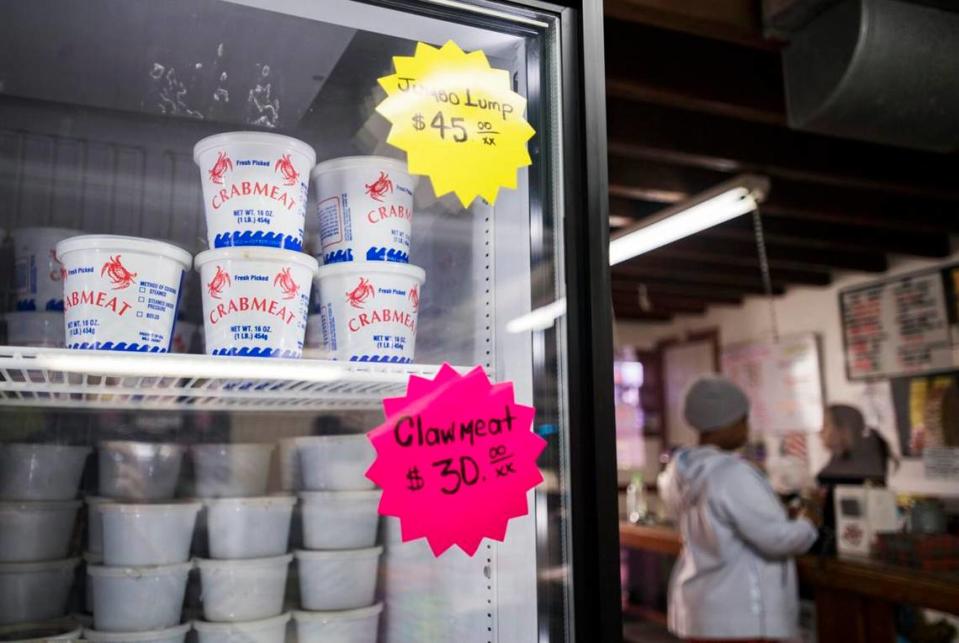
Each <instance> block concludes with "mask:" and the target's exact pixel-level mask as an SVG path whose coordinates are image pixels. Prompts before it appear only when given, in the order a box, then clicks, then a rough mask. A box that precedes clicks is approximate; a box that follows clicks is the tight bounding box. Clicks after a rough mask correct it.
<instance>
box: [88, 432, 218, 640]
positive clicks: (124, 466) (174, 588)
mask: <svg viewBox="0 0 959 643" xmlns="http://www.w3.org/2000/svg"><path fill="white" fill-rule="evenodd" d="M98 451H99V493H100V496H99V497H96V498H88V499H87V504H88V509H89V519H90V522H91V526H90V530H91V532H90V536H91V538H90V543H89V547H90V548H91V549H93V550H96V549H97V548H99V549H100V550H101V553H102V564H88V566H87V575H88V587H89V589H90V592H91V593H92V597H93V606H92V607H93V629H87V630H86V631H85V634H84V636H85V638H86V639H87V640H90V641H103V642H112V641H120V640H136V641H157V642H159V641H163V642H164V643H182V641H183V640H184V638H185V637H186V633H187V631H188V630H189V629H190V627H189V625H181V624H180V621H181V618H182V610H183V596H184V593H185V591H186V583H187V576H188V574H189V572H190V569H191V567H192V563H191V562H189V561H190V541H191V538H192V535H193V526H194V524H195V522H196V517H197V513H198V512H199V510H200V503H198V502H189V501H184V500H175V499H174V496H175V493H176V487H177V482H178V480H179V476H180V467H181V463H182V460H183V447H181V446H179V445H176V444H157V443H148V442H130V441H108V442H101V443H100V444H99V445H98ZM95 521H99V523H98V524H94V523H95ZM98 536H99V539H100V541H99V542H98V541H97V540H96V538H97V537H98ZM96 556H97V554H96V553H88V557H89V559H90V560H96Z"/></svg>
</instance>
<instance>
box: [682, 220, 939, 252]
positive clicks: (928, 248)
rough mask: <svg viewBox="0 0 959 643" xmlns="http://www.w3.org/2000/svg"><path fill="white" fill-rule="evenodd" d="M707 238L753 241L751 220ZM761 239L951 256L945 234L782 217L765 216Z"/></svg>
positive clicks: (818, 246)
mask: <svg viewBox="0 0 959 643" xmlns="http://www.w3.org/2000/svg"><path fill="white" fill-rule="evenodd" d="M701 234H702V235H703V236H704V237H705V238H707V239H710V238H711V239H732V240H737V241H755V239H756V234H755V231H754V228H753V221H752V217H741V218H739V219H734V220H733V221H729V222H728V223H725V224H723V225H719V226H716V227H714V228H710V229H709V230H704V231H703V232H702V233H701ZM763 236H764V238H765V239H766V242H767V243H777V244H783V245H789V246H795V247H797V248H806V249H809V250H827V251H834V252H844V251H846V250H866V251H873V252H875V251H883V252H887V253H895V254H904V255H912V256H915V257H928V258H932V259H941V258H943V257H948V256H949V255H950V254H951V251H952V248H951V244H950V243H949V237H948V235H946V234H924V233H915V232H912V231H908V230H900V231H886V230H882V229H881V228H859V227H856V226H850V225H838V224H833V225H817V224H810V223H809V222H807V221H802V220H796V219H786V218H782V217H765V219H764V221H763Z"/></svg>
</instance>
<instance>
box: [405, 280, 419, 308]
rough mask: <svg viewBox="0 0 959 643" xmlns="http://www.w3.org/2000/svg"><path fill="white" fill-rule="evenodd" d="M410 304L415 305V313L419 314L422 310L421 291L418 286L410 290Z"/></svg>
mask: <svg viewBox="0 0 959 643" xmlns="http://www.w3.org/2000/svg"><path fill="white" fill-rule="evenodd" d="M407 297H409V299H410V302H412V304H413V312H419V310H420V289H419V287H417V286H413V287H412V288H410V294H409V295H407Z"/></svg>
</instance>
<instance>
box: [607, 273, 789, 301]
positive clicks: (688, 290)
mask: <svg viewBox="0 0 959 643" xmlns="http://www.w3.org/2000/svg"><path fill="white" fill-rule="evenodd" d="M613 279H614V280H616V281H618V282H620V283H632V284H633V285H634V286H639V285H640V284H642V285H644V286H646V289H647V292H649V293H660V294H668V295H681V296H686V297H696V298H699V299H702V300H703V301H711V302H717V303H721V302H724V301H726V300H729V299H741V298H743V297H745V296H746V295H764V294H766V291H765V288H764V287H763V285H762V284H761V283H758V282H755V281H741V282H738V283H728V282H727V283H715V282H713V281H711V280H710V279H708V278H703V277H702V276H700V277H699V278H696V279H688V278H685V276H684V275H670V276H668V277H661V276H658V275H653V274H648V273H644V274H635V275H634V274H629V273H621V272H615V273H613ZM785 292H786V288H785V286H784V285H783V284H773V294H774V295H781V294H783V293H785Z"/></svg>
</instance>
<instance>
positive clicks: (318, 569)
mask: <svg viewBox="0 0 959 643" xmlns="http://www.w3.org/2000/svg"><path fill="white" fill-rule="evenodd" d="M296 450H297V452H298V454H299V458H300V473H301V479H302V483H303V486H304V488H305V489H307V491H303V492H301V493H300V500H301V509H302V520H303V546H304V549H299V550H297V551H296V554H295V555H296V559H297V567H298V571H299V581H300V602H301V605H302V608H303V609H302V610H298V611H295V612H294V613H293V620H294V621H295V623H296V630H297V636H298V640H299V641H300V643H321V642H322V641H341V642H344V643H375V641H376V639H377V631H378V626H379V615H380V613H381V612H382V611H383V606H382V604H380V603H376V602H375V600H376V580H377V577H378V572H379V560H380V555H381V554H382V551H383V548H382V547H378V546H376V532H377V523H378V515H377V507H378V505H379V500H380V491H379V490H377V489H375V487H374V485H373V483H372V482H371V481H370V480H369V479H367V478H366V476H365V473H366V470H367V469H368V468H369V466H370V465H371V464H372V463H373V458H374V456H375V452H374V451H373V447H372V445H371V444H370V442H369V440H368V438H367V437H366V436H365V435H336V436H321V437H310V438H300V439H298V440H297V441H296Z"/></svg>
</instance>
